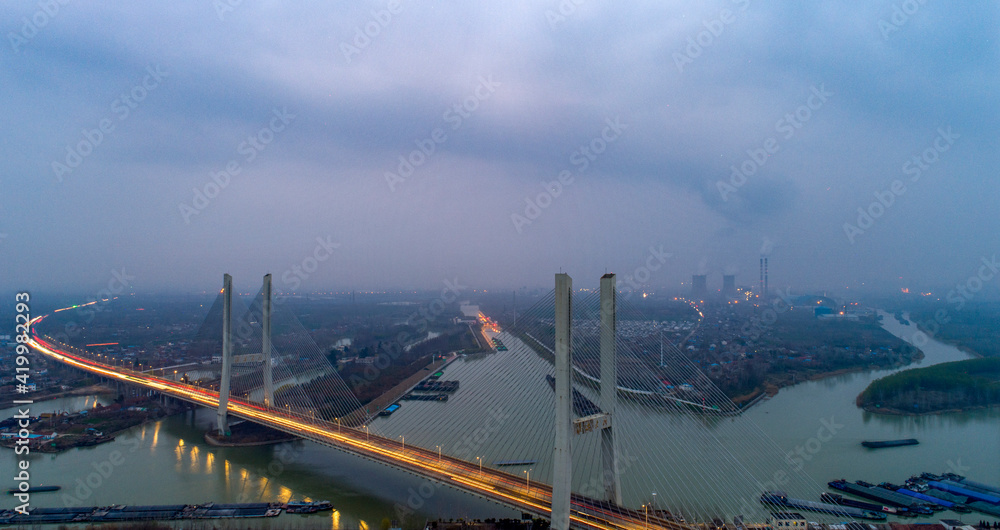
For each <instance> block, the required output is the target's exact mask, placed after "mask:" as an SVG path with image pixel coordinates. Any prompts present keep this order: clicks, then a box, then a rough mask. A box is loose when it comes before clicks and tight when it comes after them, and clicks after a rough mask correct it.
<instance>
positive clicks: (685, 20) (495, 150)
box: [0, 0, 1000, 291]
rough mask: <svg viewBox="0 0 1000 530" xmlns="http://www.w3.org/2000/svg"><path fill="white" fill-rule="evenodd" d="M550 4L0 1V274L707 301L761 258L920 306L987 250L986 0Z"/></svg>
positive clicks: (777, 270) (806, 278) (27, 281)
mask: <svg viewBox="0 0 1000 530" xmlns="http://www.w3.org/2000/svg"><path fill="white" fill-rule="evenodd" d="M576 2H577V3H579V5H577V4H576V3H574V2H573V0H563V1H562V2H561V3H560V2H556V1H554V0H553V1H529V2H511V3H507V2H465V1H459V0H456V1H452V2H444V1H441V2H427V3H417V2H411V1H409V0H403V1H401V2H385V1H372V2H336V3H333V2H294V3H285V2H258V1H252V0H244V1H243V2H242V3H239V5H236V6H235V7H229V4H228V3H226V1H225V0H221V1H218V2H215V3H214V4H213V3H212V2H186V3H182V2H143V3H115V4H111V3H101V4H100V5H91V4H89V3H84V2H69V3H67V4H66V5H62V4H60V3H57V2H55V1H54V0H53V1H52V4H53V5H52V6H48V5H46V4H45V3H44V2H43V3H42V4H39V3H38V2H35V1H31V2H4V4H3V5H2V7H0V11H2V13H3V16H2V17H0V21H2V28H0V29H2V31H3V42H2V43H0V44H2V45H0V102H2V108H3V115H4V119H3V121H2V122H0V128H2V130H3V141H2V142H0V152H2V160H3V163H2V166H0V183H2V185H3V188H2V189H3V193H2V194H0V268H2V270H3V271H4V274H3V276H4V283H8V282H9V284H8V285H7V288H8V289H75V290H81V291H87V290H89V289H99V288H100V287H102V286H105V285H107V283H108V282H109V281H110V280H111V279H112V278H113V277H114V276H113V274H112V271H119V272H120V271H124V273H125V275H127V276H129V277H130V278H129V279H130V281H131V282H132V284H133V286H134V288H135V290H136V291H155V290H164V289H167V290H171V289H176V290H182V291H201V290H205V289H214V288H217V287H218V286H219V285H220V284H221V276H222V274H223V273H224V272H230V273H232V274H233V275H234V277H235V281H236V286H237V288H240V289H241V290H243V289H246V290H251V289H252V290H256V288H257V286H258V285H259V282H260V277H261V275H263V274H264V273H266V272H271V273H273V274H274V275H275V277H276V278H275V282H276V288H278V289H280V290H285V291H288V290H293V289H294V290H305V291H310V290H312V291H315V290H324V289H345V288H346V289H352V288H353V289H377V288H384V287H397V286H399V287H416V288H420V287H428V288H434V287H440V286H443V283H442V282H443V280H445V279H449V280H454V279H456V278H457V279H458V280H459V282H460V283H461V284H462V285H468V286H471V287H476V288H484V287H485V288H509V287H521V286H529V287H533V286H546V287H550V286H551V284H552V274H553V273H555V272H558V271H559V270H560V268H561V269H562V270H563V271H566V272H569V273H570V274H571V275H572V276H573V277H574V279H575V281H576V284H577V285H581V286H588V285H596V283H597V278H598V276H599V275H600V274H602V273H604V272H605V270H609V271H613V272H617V273H619V274H620V275H621V277H623V278H624V277H625V276H635V277H638V278H639V279H640V280H643V279H647V278H648V279H647V280H646V281H647V282H648V284H650V285H652V286H661V285H669V286H680V282H682V281H690V276H691V274H693V273H697V272H704V273H708V274H710V275H711V276H710V280H709V284H710V286H711V287H714V288H717V287H719V284H721V279H720V277H719V276H721V274H723V273H724V272H727V273H736V274H737V281H738V283H740V284H750V283H753V282H754V280H755V279H756V276H757V262H758V261H757V260H758V258H759V256H760V254H761V252H762V251H765V252H767V253H768V254H769V255H770V273H771V283H772V284H773V285H777V286H784V285H791V286H794V287H798V288H807V287H815V288H841V289H842V288H844V287H848V286H850V287H851V288H853V289H856V288H858V287H859V286H861V284H862V282H865V283H866V285H871V284H872V283H874V282H882V283H885V284H886V285H888V286H890V287H893V288H898V287H900V286H906V285H913V286H921V288H923V287H922V286H939V285H944V286H947V285H953V284H954V283H955V282H958V281H965V280H966V279H967V278H968V277H969V276H970V275H972V274H975V273H976V271H977V270H978V268H979V266H980V265H981V258H983V257H986V258H990V257H992V256H993V255H994V254H995V253H997V252H998V251H1000V230H998V224H1000V223H998V217H997V205H998V204H1000V187H998V185H997V184H998V181H997V177H998V173H997V167H998V166H1000V164H998V162H1000V146H998V141H1000V135H998V132H1000V112H998V110H1000V97H998V96H997V94H998V89H1000V86H998V76H1000V53H998V52H1000V44H998V40H997V36H998V28H1000V4H997V3H996V2H986V1H983V2H963V3H962V6H961V7H958V6H957V5H955V4H953V3H951V2H926V3H921V2H917V1H916V0H911V1H906V2H901V1H896V2H882V1H878V2H860V1H859V2H851V3H848V4H845V3H836V4H834V3H829V4H823V5H814V4H813V3H811V2H809V3H802V2H761V1H757V0H750V1H745V0H741V1H731V0H723V1H705V2H673V1H663V0H657V1H653V2H627V3H623V2H606V1H595V0H576ZM231 3H234V4H237V3H238V2H236V1H235V0H233V1H232V2H231ZM333 4H336V5H333ZM46 10H47V11H46ZM102 128H103V130H102ZM421 149H423V152H421ZM768 151H770V152H768ZM427 153H429V154H427ZM914 157H918V159H917V160H913V159H914ZM401 160H405V161H406V162H402V161H401ZM401 166H402V167H401ZM733 167H736V168H742V170H741V171H743V170H745V173H743V174H742V175H735V176H734V175H733ZM227 171H228V174H227ZM560 178H562V182H560ZM895 181H898V182H895ZM556 183H558V184H556ZM196 190H197V191H196ZM893 190H895V191H893ZM876 193H879V194H880V195H881V199H882V203H883V204H888V206H884V205H883V204H876V205H875V206H872V204H873V202H876V203H877V201H878V200H879V199H878V197H877V196H876ZM529 202H530V203H531V204H529ZM859 207H860V208H863V209H864V210H867V211H869V212H870V214H874V215H875V216H876V217H874V218H872V219H869V220H866V219H861V220H860V221H861V224H860V225H859V213H858V208H859ZM869 221H870V222H869ZM848 223H849V225H850V226H845V224H848ZM321 243H322V244H321ZM296 267H298V268H302V267H304V268H305V270H302V271H301V272H298V271H299V269H296ZM643 267H648V269H643ZM926 288H930V287H926Z"/></svg>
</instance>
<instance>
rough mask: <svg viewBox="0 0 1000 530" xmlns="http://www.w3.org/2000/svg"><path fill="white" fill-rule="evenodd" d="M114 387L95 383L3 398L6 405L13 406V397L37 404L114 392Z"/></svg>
mask: <svg viewBox="0 0 1000 530" xmlns="http://www.w3.org/2000/svg"><path fill="white" fill-rule="evenodd" d="M114 393H115V391H114V389H112V388H110V387H107V386H104V385H102V384H94V385H88V386H83V387H79V388H71V389H69V390H61V391H59V392H50V393H41V394H37V393H36V394H17V395H16V396H15V397H11V396H4V398H3V399H2V401H3V403H4V404H5V406H13V403H9V400H13V399H30V400H31V401H32V402H34V403H35V404H38V403H44V402H46V401H52V400H53V399H61V398H65V397H73V396H100V395H108V394H114Z"/></svg>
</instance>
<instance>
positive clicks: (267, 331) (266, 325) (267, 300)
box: [261, 274, 274, 407]
mask: <svg viewBox="0 0 1000 530" xmlns="http://www.w3.org/2000/svg"><path fill="white" fill-rule="evenodd" d="M261 294H262V295H263V297H264V303H263V309H264V317H263V319H262V320H263V322H262V323H261V327H262V328H263V329H264V338H263V342H262V347H263V354H264V355H263V356H264V406H267V407H273V406H274V376H273V373H272V368H271V275H270V274H265V275H264V287H263V289H261Z"/></svg>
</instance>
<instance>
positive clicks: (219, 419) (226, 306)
mask: <svg viewBox="0 0 1000 530" xmlns="http://www.w3.org/2000/svg"><path fill="white" fill-rule="evenodd" d="M232 313H233V277H232V276H230V275H228V274H225V275H223V277H222V380H221V381H220V382H219V413H218V415H217V416H216V418H215V420H216V426H217V427H218V429H219V436H229V434H230V432H229V419H228V418H227V412H228V408H229V380H230V377H231V375H232V374H231V372H232V365H233V351H232V348H233V346H232V338H233V333H232V332H233V314H232Z"/></svg>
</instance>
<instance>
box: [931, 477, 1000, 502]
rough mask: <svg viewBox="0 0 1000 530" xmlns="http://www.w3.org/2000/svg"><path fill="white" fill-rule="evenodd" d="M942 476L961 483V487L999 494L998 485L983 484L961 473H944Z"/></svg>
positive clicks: (999, 488) (999, 487)
mask: <svg viewBox="0 0 1000 530" xmlns="http://www.w3.org/2000/svg"><path fill="white" fill-rule="evenodd" d="M943 478H945V479H947V480H951V481H953V482H957V483H959V484H961V485H962V487H965V488H968V489H970V490H973V491H981V492H983V493H988V494H992V495H997V496H1000V486H993V485H990V484H983V483H982V482H976V481H975V480H969V479H967V478H965V477H963V476H962V475H956V474H955V473H945V474H944V477H943Z"/></svg>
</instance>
